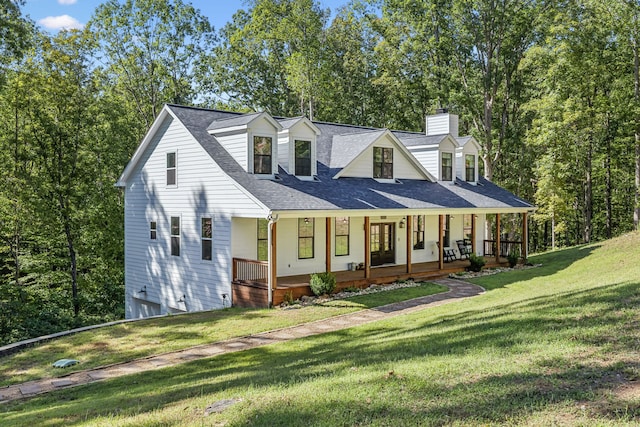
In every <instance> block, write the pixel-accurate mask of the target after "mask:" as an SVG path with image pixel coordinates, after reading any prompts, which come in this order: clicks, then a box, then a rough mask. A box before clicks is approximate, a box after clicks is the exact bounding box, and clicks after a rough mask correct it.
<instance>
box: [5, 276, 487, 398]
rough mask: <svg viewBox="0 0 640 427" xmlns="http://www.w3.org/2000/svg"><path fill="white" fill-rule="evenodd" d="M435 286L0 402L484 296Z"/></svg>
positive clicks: (30, 387)
mask: <svg viewBox="0 0 640 427" xmlns="http://www.w3.org/2000/svg"><path fill="white" fill-rule="evenodd" d="M434 283H438V284H440V285H443V286H446V287H448V288H449V291H447V292H443V293H439V294H435V295H428V296H425V297H420V298H415V299H412V300H408V301H401V302H397V303H393V304H388V305H384V306H381V307H376V308H372V309H367V310H363V311H358V312H356V313H350V314H343V315H341V316H335V317H330V318H328V319H322V320H317V321H315V322H311V323H305V324H302V325H297V326H291V327H288V328H283V329H278V330H273V331H267V332H262V333H259V334H255V335H249V336H246V337H239V338H232V339H229V340H226V341H220V342H214V343H211V344H204V345H200V346H197V347H191V348H188V349H185V350H180V351H175V352H171V353H165V354H161V355H156V356H149V357H146V358H143V359H137V360H132V361H130V362H123V363H118V364H114V365H109V366H102V367H99V368H94V369H89V370H85V371H78V372H73V373H71V374H68V375H64V376H61V377H57V378H45V379H40V380H34V381H29V382H26V383H23V384H14V385H11V386H8V387H5V388H3V389H0V403H4V402H9V401H12V400H16V399H22V398H27V397H32V396H36V395H38V394H43V393H48V392H50V391H54V390H60V389H64V388H69V387H74V386H77V385H81V384H87V383H91V382H95V381H100V380H104V379H108V378H116V377H121V376H123V375H129V374H134V373H138V372H144V371H149V370H152V369H158V368H162V367H166V366H174V365H177V364H180V363H184V362H189V361H192V360H196V359H202V358H206V357H212V356H216V355H218V354H223V353H232V352H236V351H242V350H248V349H251V348H255V347H261V346H264V345H268V344H273V343H279V342H285V341H289V340H293V339H296V338H304V337H309V336H312V335H319V334H322V333H325V332H333V331H339V330H342V329H346V328H351V327H353V326H359V325H364V324H366V323H371V322H375V321H377V320H382V319H388V318H391V317H395V316H400V315H403V314H408V313H413V312H416V311H419V310H424V309H425V308H429V307H436V306H438V305H442V304H446V303H449V302H452V301H457V300H461V299H464V298H468V297H472V296H475V295H479V294H481V293H484V289H482V288H481V287H480V286H476V285H472V284H471V283H467V282H463V281H460V280H455V279H440V280H435V281H434Z"/></svg>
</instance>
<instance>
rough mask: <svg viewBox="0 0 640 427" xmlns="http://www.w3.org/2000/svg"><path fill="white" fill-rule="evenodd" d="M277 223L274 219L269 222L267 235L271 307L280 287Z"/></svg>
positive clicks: (268, 295) (268, 285)
mask: <svg viewBox="0 0 640 427" xmlns="http://www.w3.org/2000/svg"><path fill="white" fill-rule="evenodd" d="M276 224H277V223H276V222H275V221H274V220H273V219H270V220H269V231H268V233H267V239H268V242H267V244H268V247H269V256H268V259H269V263H268V272H267V274H268V277H267V288H268V289H267V303H268V305H269V307H271V306H272V305H273V290H274V289H275V288H276V286H277V285H278V260H277V256H276V253H277V247H276V228H277V227H276Z"/></svg>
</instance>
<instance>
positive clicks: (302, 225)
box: [298, 218, 315, 259]
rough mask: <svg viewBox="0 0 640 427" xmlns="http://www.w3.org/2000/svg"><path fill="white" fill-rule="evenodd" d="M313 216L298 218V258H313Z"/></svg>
mask: <svg viewBox="0 0 640 427" xmlns="http://www.w3.org/2000/svg"><path fill="white" fill-rule="evenodd" d="M314 225H315V220H314V219H313V218H298V259H308V258H313V231H314V228H315V227H314Z"/></svg>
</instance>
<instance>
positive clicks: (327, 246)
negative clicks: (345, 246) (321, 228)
mask: <svg viewBox="0 0 640 427" xmlns="http://www.w3.org/2000/svg"><path fill="white" fill-rule="evenodd" d="M325 223H326V229H325V231H326V237H325V271H326V272H327V273H330V272H331V246H332V243H331V240H332V239H331V237H332V236H331V218H329V217H327V218H326V220H325Z"/></svg>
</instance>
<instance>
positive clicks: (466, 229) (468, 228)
mask: <svg viewBox="0 0 640 427" xmlns="http://www.w3.org/2000/svg"><path fill="white" fill-rule="evenodd" d="M462 224H463V225H462V232H463V234H464V238H465V239H467V240H471V237H472V235H473V218H472V216H471V215H464V216H463V217H462Z"/></svg>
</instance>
